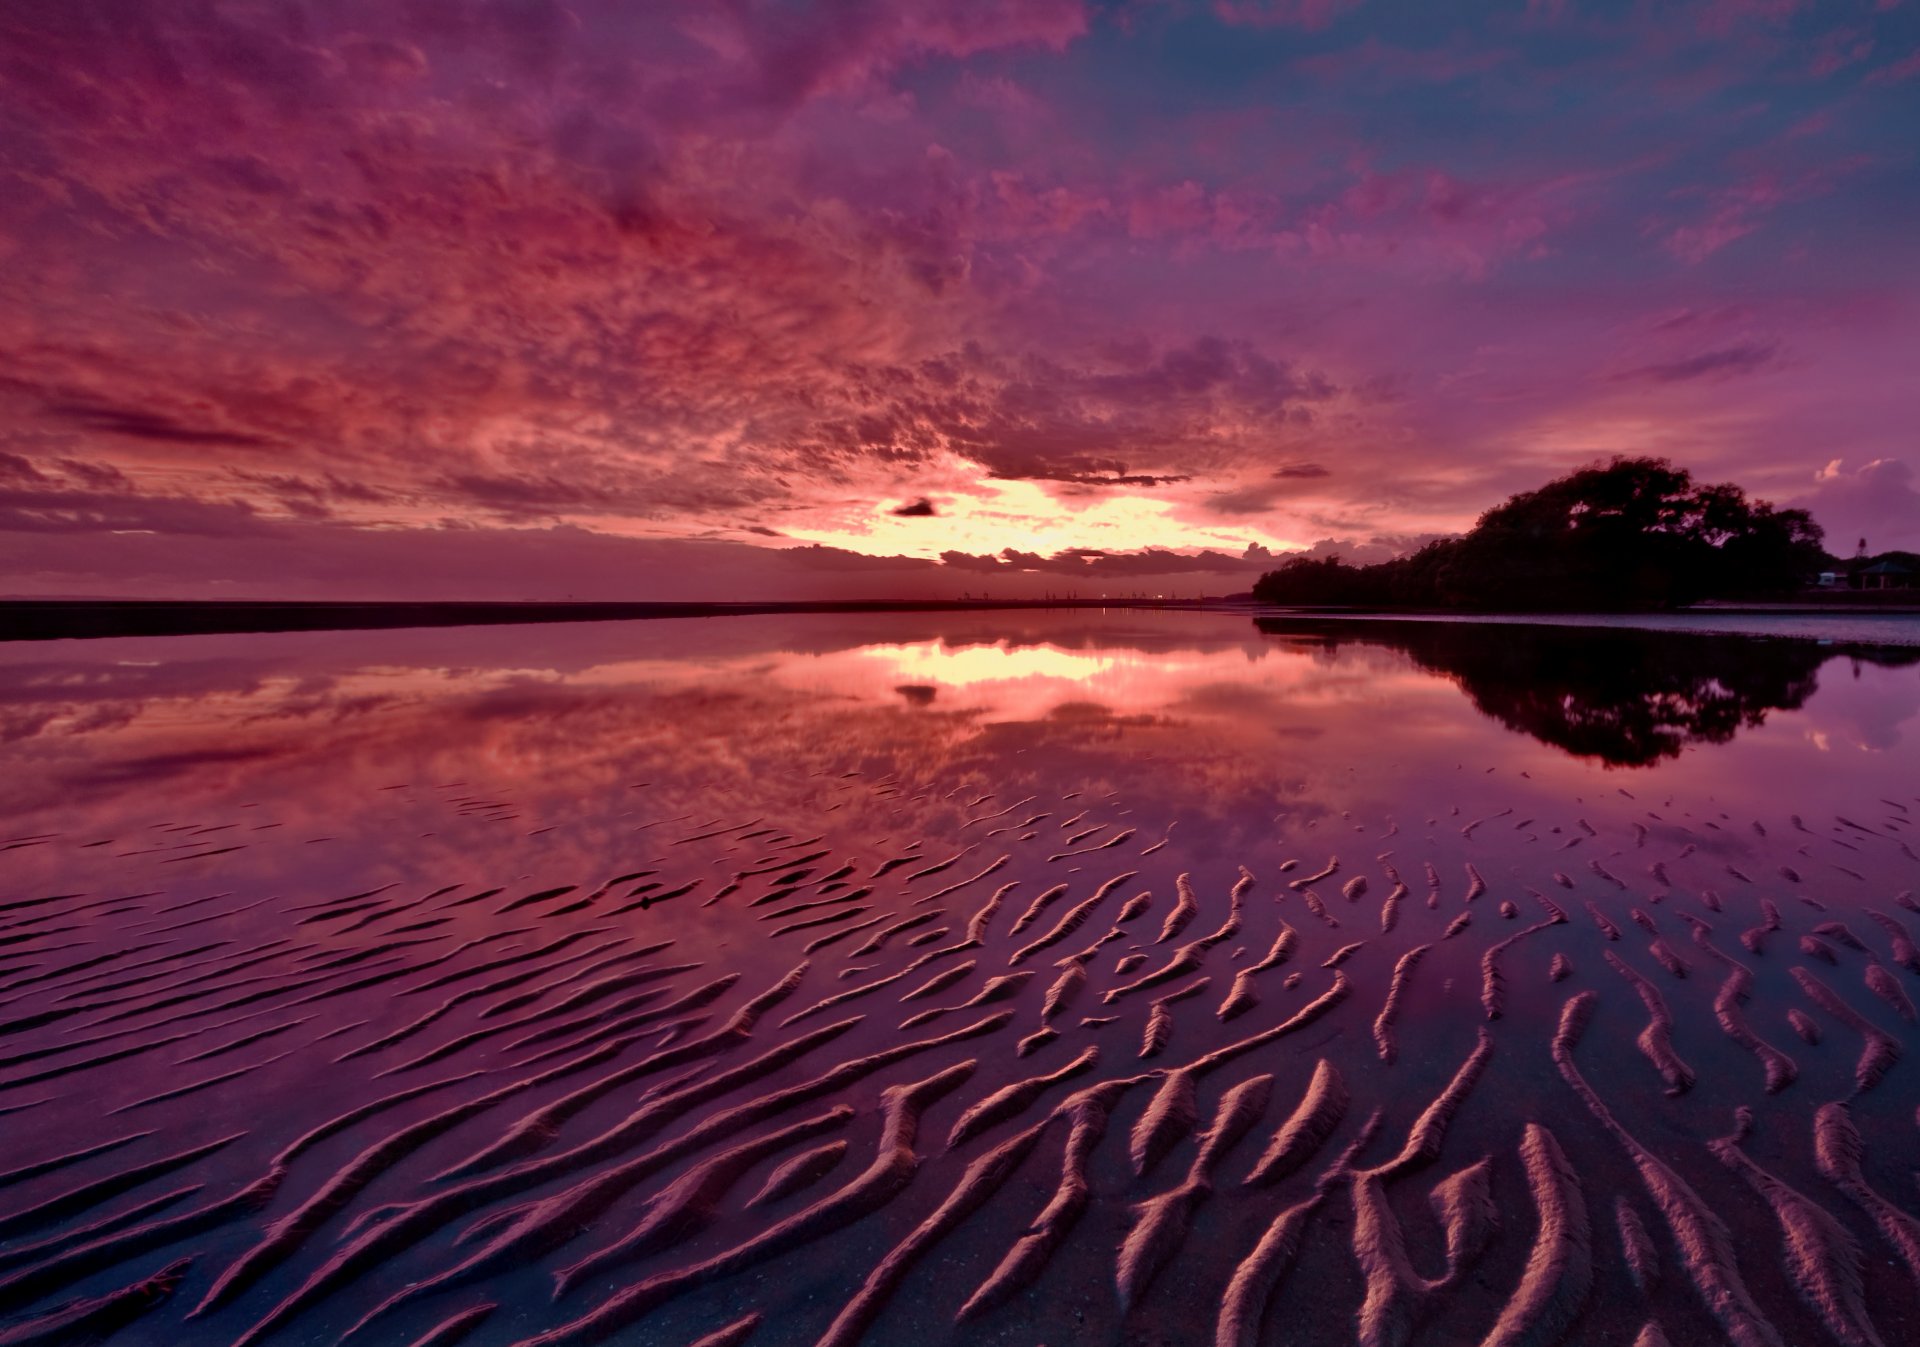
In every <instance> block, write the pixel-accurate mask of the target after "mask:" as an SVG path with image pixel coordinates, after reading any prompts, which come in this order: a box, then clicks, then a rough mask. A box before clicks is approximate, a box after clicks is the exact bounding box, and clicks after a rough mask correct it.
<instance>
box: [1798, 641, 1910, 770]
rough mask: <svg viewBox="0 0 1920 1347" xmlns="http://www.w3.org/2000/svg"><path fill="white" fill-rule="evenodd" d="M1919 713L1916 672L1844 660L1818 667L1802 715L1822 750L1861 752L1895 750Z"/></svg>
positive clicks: (1836, 660) (1833, 661)
mask: <svg viewBox="0 0 1920 1347" xmlns="http://www.w3.org/2000/svg"><path fill="white" fill-rule="evenodd" d="M1917 716H1920V671H1916V670H1914V669H1912V668H1905V669H1883V668H1879V667H1877V666H1875V665H1872V664H1863V663H1860V662H1857V661H1850V660H1846V659H1835V660H1832V661H1830V662H1829V663H1828V664H1826V665H1825V666H1824V667H1823V668H1822V669H1821V670H1820V691H1819V693H1818V695H1816V696H1814V697H1812V698H1810V699H1809V700H1808V702H1807V707H1806V717H1807V720H1808V721H1809V722H1810V724H1811V725H1812V726H1813V733H1814V734H1815V735H1816V736H1817V739H1816V742H1817V743H1818V744H1819V746H1820V747H1821V748H1822V749H1823V750H1824V749H1826V748H1828V747H1830V746H1833V745H1840V746H1844V747H1847V748H1852V749H1856V750H1858V751H1861V752H1866V753H1885V752H1889V751H1891V750H1893V749H1896V748H1899V747H1900V746H1901V744H1902V742H1903V739H1904V735H1905V730H1906V726H1907V724H1908V722H1909V721H1912V720H1913V719H1915V718H1916V717H1917Z"/></svg>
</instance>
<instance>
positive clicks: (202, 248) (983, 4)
mask: <svg viewBox="0 0 1920 1347" xmlns="http://www.w3.org/2000/svg"><path fill="white" fill-rule="evenodd" d="M1916 127H1920V0H1907V3H1898V0H1879V3H1875V0H1830V2H1820V0H1803V2H1796V0H1680V2H1677V3H1661V4H1657V5H1656V4H1651V3H1648V4H1629V5H1613V4H1601V3H1587V2H1584V0H1564V2H1563V3H1495V4H1487V5H1469V6H1457V5H1443V4H1432V3H1426V2H1424V0H1407V2H1404V3H1402V2H1396V0H1212V2H1211V3H1208V2H1206V0H1185V2H1182V0H1166V2H1163V3H1153V2H1152V0H1123V2H1122V3H1115V4H1094V3H1079V2H1078V0H916V2H915V3H894V4H882V3H860V2H858V0H840V2H838V3H816V4H803V3H796V2H792V0H780V2H774V0H706V2H703V3H698V4H685V5H680V4H671V3H644V4H636V3H631V2H630V0H574V2H573V3H570V4H558V3H550V2H549V0H494V2H492V3H482V0H324V2H320V0H315V2H314V3H306V4H302V3H292V2H290V0H289V2H284V3H282V2H277V0H258V2H256V3H222V2H221V0H193V2H191V3H178V4H174V3H166V4H154V3H149V2H147V0H69V3H60V4H54V3H13V4H5V5H0V593H14V594H68V595H111V594H125V595H164V596H180V597H212V596H223V595H225V596H246V597H360V598H385V597H395V598H401V597H405V598H421V597H471V598H496V597H497V598H546V597H565V596H567V595H573V596H576V597H580V598H589V597H592V598H620V597H631V598H707V597H717V598H723V597H779V598H800V597H832V596H839V595H847V596H866V595H904V594H948V593H951V594H958V593H960V592H962V591H972V592H975V593H979V592H981V591H982V590H986V591H990V592H993V593H995V594H1004V595H1013V594H1019V593H1039V592H1042V591H1048V590H1051V591H1055V592H1060V591H1067V590H1076V591H1078V592H1080V593H1082V594H1088V595H1090V594H1094V593H1099V592H1132V591H1135V590H1149V591H1152V590H1164V589H1173V590H1175V591H1177V592H1182V593H1189V594H1191V593H1197V592H1200V591H1202V590H1205V591H1207V592H1214V593H1220V592H1226V591H1228V590H1232V589H1241V588H1245V587H1246V585H1247V584H1248V583H1249V582H1250V581H1251V579H1252V577H1253V576H1254V575H1255V574H1257V572H1258V571H1259V569H1261V567H1262V566H1265V565H1270V564H1271V563H1272V556H1271V554H1274V553H1279V552H1282V551H1284V550H1286V549H1291V548H1303V547H1318V548H1320V549H1321V550H1322V551H1328V550H1339V551H1342V552H1344V553H1346V554H1348V555H1350V556H1354V557H1357V558H1361V559H1375V558H1378V557H1382V556H1385V555H1389V554H1390V553H1391V552H1393V551H1395V550H1399V549H1404V548H1405V547H1407V546H1409V545H1412V544H1413V543H1417V542H1418V541H1419V540H1420V539H1422V538H1424V537H1427V536H1431V535H1433V534H1436V533H1443V532H1452V531H1457V530H1460V529H1463V528H1465V527H1467V526H1469V525H1470V524H1471V523H1472V521H1473V519H1474V517H1475V516H1476V515H1477V514H1478V513H1479V512H1480V511H1481V510H1482V509H1484V508H1486V507H1487V506H1489V505H1491V504H1493V503H1495V502H1497V501H1498V500H1500V499H1501V498H1502V497H1504V496H1506V495H1507V494H1509V493H1511V492H1513V491H1516V490H1521V489H1525V488H1527V487H1531V486H1534V485H1537V484H1539V483H1540V482H1541V481H1543V480H1545V479H1546V478H1548V477H1551V476H1553V475H1555V474H1557V473H1559V472H1562V471H1565V470H1566V469H1568V468H1571V467H1574V466H1577V465H1579V464H1581V463H1585V462H1588V461H1591V460H1593V459H1595V458H1599V457H1604V456H1606V455H1610V454H1614V453H1631V454H1640V453H1653V454H1659V455H1665V456H1668V457H1671V458H1672V459H1674V460H1675V461H1676V462H1678V463H1680V464H1681V465H1683V466H1685V467H1688V468H1690V469H1692V470H1693V471H1694V472H1695V473H1696V474H1697V475H1699V476H1701V477H1704V478H1706V479H1709V480H1722V479H1731V480H1733V481H1736V482H1739V483H1740V484H1742V485H1743V486H1745V487H1747V488H1748V490H1749V491H1750V492H1752V493H1754V494H1756V495H1760V496H1764V497H1766V498H1769V499H1772V500H1774V501H1776V502H1778V503H1782V504H1794V505H1804V506H1807V507H1809V508H1811V509H1812V510H1813V511H1814V514H1815V517H1816V518H1817V519H1818V520H1819V521H1820V522H1821V523H1822V524H1823V525H1824V526H1825V527H1826V529H1827V531H1828V542H1829V546H1830V548H1832V549H1833V550H1835V551H1840V552H1851V551H1852V550H1853V545H1854V542H1855V540H1856V538H1857V537H1859V536H1860V535H1863V534H1864V535H1865V536H1866V537H1867V538H1868V539H1869V542H1870V545H1871V546H1872V547H1873V548H1874V549H1875V550H1880V549H1883V548H1889V547H1900V546H1904V547H1908V548H1915V549H1920V478H1916V470H1917V469H1920V443H1917V442H1916V435H1917V434H1920V432H1916V429H1915V426H1916V422H1920V313H1917V312H1916V301H1917V300H1920V174H1917V173H1916V151H1917V150H1920V136H1916V134H1915V130H1914V128H1916Z"/></svg>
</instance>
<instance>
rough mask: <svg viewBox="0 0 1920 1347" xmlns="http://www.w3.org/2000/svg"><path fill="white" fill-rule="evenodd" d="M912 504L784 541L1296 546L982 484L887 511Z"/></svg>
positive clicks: (974, 546) (1146, 502)
mask: <svg viewBox="0 0 1920 1347" xmlns="http://www.w3.org/2000/svg"><path fill="white" fill-rule="evenodd" d="M913 499H917V498H916V497H901V498H898V499H891V500H887V501H884V502H882V504H881V505H880V506H879V507H878V508H876V509H875V511H874V513H873V514H872V516H871V517H870V518H868V519H867V520H865V521H863V522H860V523H857V524H856V523H848V524H846V525H844V526H814V527H798V528H796V527H788V528H787V529H786V530H785V532H786V534H787V536H788V537H790V538H794V539H797V540H799V541H800V542H805V543H819V544H821V545H822V546H826V547H841V548H845V549H847V550H848V551H851V552H865V553H869V554H872V555H876V556H912V557H922V558H925V559H927V560H933V559H936V558H938V557H939V556H940V554H941V553H942V552H949V551H952V552H970V553H974V554H976V555H990V556H997V555H999V554H1000V553H1001V552H1003V551H1005V550H1007V549H1009V548H1011V549H1013V550H1014V551H1016V552H1032V553H1037V554H1039V555H1042V556H1052V555H1055V554H1058V553H1060V552H1067V551H1073V550H1075V549H1081V548H1085V549H1092V550H1098V551H1111V552H1137V551H1141V550H1143V549H1146V548H1163V549H1166V550H1168V551H1179V552H1196V551H1200V550H1203V549H1211V550H1213V551H1218V552H1226V553H1229V554H1231V555H1235V556H1237V555H1239V554H1241V553H1242V552H1244V551H1246V549H1247V546H1248V544H1249V543H1257V544H1259V545H1260V546H1262V547H1265V548H1269V549H1271V550H1272V551H1275V552H1284V551H1291V550H1294V549H1296V548H1299V547H1301V546H1303V544H1301V543H1299V542H1296V541H1293V540H1291V539H1288V538H1284V537H1282V536H1280V535H1278V534H1275V533H1273V532H1271V531H1269V529H1268V528H1267V527H1265V526H1264V524H1254V523H1249V524H1248V525H1246V526H1244V527H1241V526H1236V527H1234V528H1232V529H1224V528H1218V527H1208V526H1205V525H1201V524H1196V523H1194V522H1192V521H1190V520H1187V519H1183V518H1181V517H1180V515H1179V512H1178V508H1177V506H1176V505H1175V504H1174V503H1173V502H1171V501H1166V500H1160V499H1154V498H1150V497H1146V496H1104V497H1097V498H1096V497H1088V498H1086V499H1085V500H1084V501H1076V500H1074V499H1072V498H1071V497H1069V498H1067V499H1064V500H1063V499H1061V498H1060V497H1058V496H1056V495H1054V494H1053V493H1052V492H1050V491H1049V490H1047V489H1046V487H1045V486H1044V485H1042V484H1041V483H1038V482H1007V481H996V480H992V479H982V480H980V481H978V482H976V483H975V484H974V485H973V486H972V487H971V488H969V490H968V492H967V493H965V494H955V495H951V496H947V497H944V498H942V497H934V498H932V499H933V504H934V508H935V509H936V510H937V511H938V513H937V514H935V515H933V516H931V517H929V516H915V517H906V518H903V517H901V516H898V515H895V514H894V513H892V511H893V510H895V509H897V508H899V507H901V506H904V505H907V504H909V503H910V502H911V501H912V500H913Z"/></svg>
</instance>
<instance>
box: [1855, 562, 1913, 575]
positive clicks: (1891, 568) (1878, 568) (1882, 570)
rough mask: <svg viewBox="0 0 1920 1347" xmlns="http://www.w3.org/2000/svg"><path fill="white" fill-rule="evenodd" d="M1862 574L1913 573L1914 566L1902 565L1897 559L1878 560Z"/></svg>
mask: <svg viewBox="0 0 1920 1347" xmlns="http://www.w3.org/2000/svg"><path fill="white" fill-rule="evenodd" d="M1860 574H1862V575H1912V574H1913V567H1911V566H1902V565H1901V564H1900V563H1899V562H1897V561H1876V562H1874V563H1873V565H1871V566H1868V567H1866V568H1865V569H1864V570H1862V571H1861V572H1860Z"/></svg>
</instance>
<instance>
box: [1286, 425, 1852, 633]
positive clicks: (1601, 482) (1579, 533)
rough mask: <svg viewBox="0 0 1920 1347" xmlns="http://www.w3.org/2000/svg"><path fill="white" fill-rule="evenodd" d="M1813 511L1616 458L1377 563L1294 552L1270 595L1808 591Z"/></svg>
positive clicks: (1646, 596)
mask: <svg viewBox="0 0 1920 1347" xmlns="http://www.w3.org/2000/svg"><path fill="white" fill-rule="evenodd" d="M1822 539H1823V535H1822V533H1821V530H1820V526H1819V525H1818V524H1816V523H1814V521H1813V518H1812V516H1810V515H1809V514H1808V513H1807V512H1806V511H1805V510H1777V509H1775V508H1774V507H1773V505H1771V504H1770V503H1769V502H1767V501H1760V500H1749V499H1748V498H1747V495H1746V493H1745V492H1744V491H1742V490H1741V489H1740V488H1739V487H1737V486H1735V485H1733V484H1732V483H1726V482H1723V483H1719V484H1717V485H1712V486H1696V485H1695V484H1694V481H1693V478H1692V475H1691V474H1689V473H1688V472H1687V471H1686V470H1685V469H1684V468H1676V467H1674V466H1673V465H1672V464H1671V463H1669V462H1668V461H1667V460H1665V459H1658V458H1615V459H1613V460H1611V461H1610V462H1608V463H1605V464H1600V465H1595V466H1592V467H1586V468H1582V469H1580V470H1579V471H1577V472H1573V473H1569V474H1568V475H1567V476H1565V477H1560V478H1556V479H1555V480H1553V481H1551V482H1548V483H1547V484H1546V485H1545V486H1543V487H1540V488H1538V489H1537V490H1534V491H1527V492H1523V493H1521V494H1520V495H1517V496H1512V497H1510V498H1509V499H1508V500H1506V501H1505V502H1504V503H1503V504H1500V505H1496V506H1495V507H1494V508H1493V509H1491V510H1488V511H1487V512H1486V513H1485V514H1483V515H1481V516H1480V518H1479V520H1478V522H1476V523H1475V524H1474V526H1473V528H1472V530H1471V531H1470V532H1468V533H1466V534H1464V535H1462V536H1461V537H1457V538H1443V539H1440V540H1439V541H1436V542H1431V543H1428V544H1427V545H1426V546H1425V547H1422V548H1421V549H1420V550H1419V551H1417V552H1415V553H1413V554H1412V555H1411V556H1405V557H1397V558H1395V559H1394V560H1392V561H1385V562H1381V563H1380V564H1378V565H1374V566H1350V565H1348V564H1346V563H1345V562H1344V561H1342V560H1340V558H1339V557H1337V556H1334V557H1326V558H1309V557H1294V558H1291V559H1289V560H1288V561H1286V562H1284V563H1282V564H1281V566H1280V567H1279V568H1278V569H1277V570H1273V571H1269V572H1267V573H1266V574H1265V575H1263V576H1261V577H1260V580H1259V582H1258V583H1256V584H1255V585H1254V588H1253V594H1254V597H1255V598H1256V599H1259V600H1260V601H1262V602H1265V603H1277V604H1310V605H1322V604H1325V605H1333V604H1340V605H1352V606H1367V607H1374V606H1378V607H1394V608H1468V609H1471V608H1478V609H1506V610H1525V611H1551V610H1605V609H1634V608H1665V607H1672V606H1675V605H1680V604H1687V603H1694V602H1697V601H1699V600H1701V599H1707V598H1752V597H1764V596H1767V595H1772V594H1781V593H1786V592H1790V591H1792V590H1796V589H1799V588H1801V587H1802V586H1804V585H1805V584H1806V583H1807V581H1808V579H1809V577H1810V576H1811V575H1812V574H1813V573H1814V572H1816V571H1818V570H1819V569H1820V567H1821V566H1822V565H1823V564H1825V561H1826V553H1825V550H1824V549H1823V547H1822V545H1821V544H1822Z"/></svg>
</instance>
